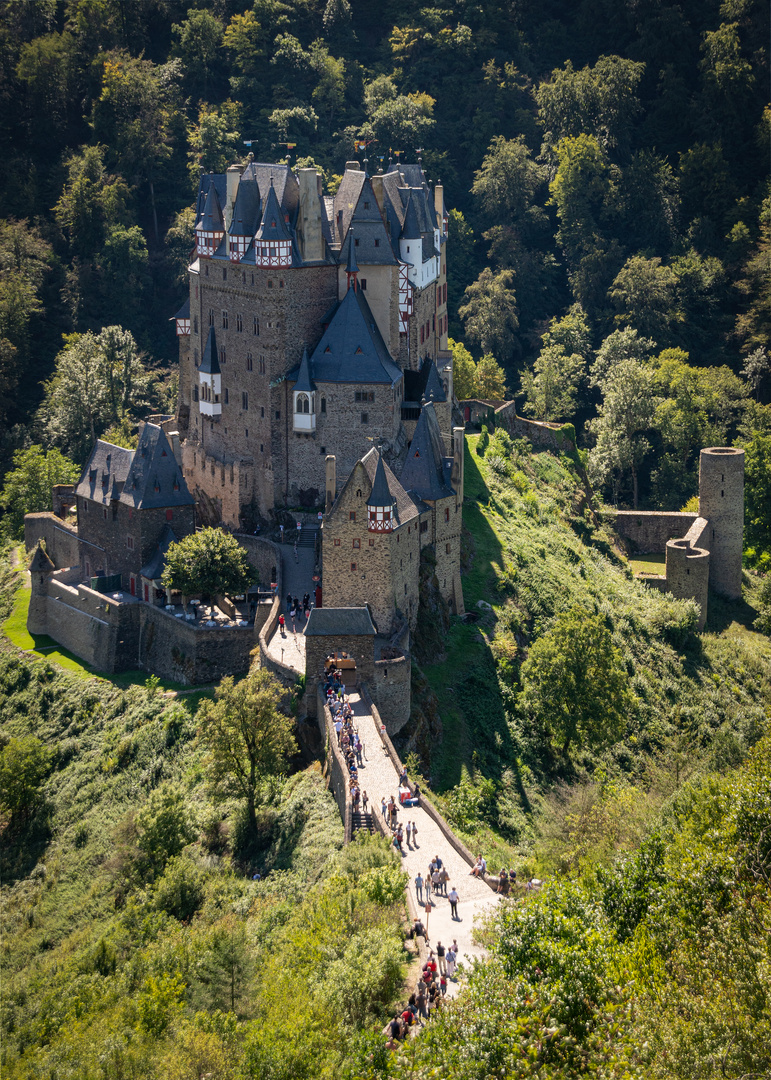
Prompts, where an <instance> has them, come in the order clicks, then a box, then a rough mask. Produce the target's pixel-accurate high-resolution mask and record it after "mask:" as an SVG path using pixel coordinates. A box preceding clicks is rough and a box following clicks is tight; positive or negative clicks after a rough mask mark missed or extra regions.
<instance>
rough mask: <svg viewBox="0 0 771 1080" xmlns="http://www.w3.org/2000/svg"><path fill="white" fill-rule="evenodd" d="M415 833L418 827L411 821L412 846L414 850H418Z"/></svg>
mask: <svg viewBox="0 0 771 1080" xmlns="http://www.w3.org/2000/svg"><path fill="white" fill-rule="evenodd" d="M417 835H418V827H417V825H416V824H415V822H414V821H413V823H412V846H413V847H414V848H415V850H416V851H417V850H418V841H417V839H416V837H417Z"/></svg>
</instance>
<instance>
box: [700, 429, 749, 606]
mask: <svg viewBox="0 0 771 1080" xmlns="http://www.w3.org/2000/svg"><path fill="white" fill-rule="evenodd" d="M699 516H700V517H703V518H706V519H707V521H708V522H709V526H708V528H707V530H706V534H705V536H704V538H703V540H702V542H703V543H704V542H706V543H705V546H706V547H707V548H708V549H709V552H710V560H709V585H710V588H711V589H714V591H715V592H716V593H719V594H720V595H721V596H725V597H727V598H728V599H729V600H738V599H739V598H740V597H741V594H742V541H743V537H744V451H743V450H740V449H738V448H736V447H730V446H711V447H709V448H707V449H705V450H702V452H701V456H700V458H699Z"/></svg>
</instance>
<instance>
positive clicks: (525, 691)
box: [522, 607, 635, 755]
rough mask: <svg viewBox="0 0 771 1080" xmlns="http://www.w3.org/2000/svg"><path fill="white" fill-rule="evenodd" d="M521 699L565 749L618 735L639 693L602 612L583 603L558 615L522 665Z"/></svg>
mask: <svg viewBox="0 0 771 1080" xmlns="http://www.w3.org/2000/svg"><path fill="white" fill-rule="evenodd" d="M522 704H523V707H524V708H525V709H526V710H528V711H531V712H532V713H533V714H534V715H536V716H537V717H538V719H539V720H540V722H541V723H542V724H543V726H544V729H545V730H546V731H547V732H548V733H549V734H550V736H551V738H552V740H553V741H554V743H555V745H556V746H557V747H558V748H559V749H560V750H561V751H562V753H563V754H564V755H567V753H568V750H569V749H570V747H571V746H572V745H576V746H578V747H580V746H583V745H584V744H586V745H589V746H593V747H598V746H603V745H607V744H609V743H612V742H614V741H615V740H616V739H617V738H618V737H619V736H620V734H621V732H622V731H623V730H624V726H625V723H626V720H627V718H628V715H629V712H630V711H631V710H632V709H633V708H634V705H635V697H634V694H633V693H632V691H631V689H630V687H629V680H628V678H627V674H626V671H625V670H624V666H623V663H622V660H621V655H620V653H619V652H618V650H617V649H616V648H615V646H614V645H613V639H612V637H611V634H610V631H609V630H608V629H607V627H606V626H605V624H604V622H603V619H602V616H600V615H596V614H594V613H592V612H589V611H586V610H585V609H583V608H580V607H574V608H571V609H570V611H566V612H563V613H562V614H561V615H558V616H557V619H556V621H555V623H554V626H553V627H552V628H551V629H550V630H548V631H547V632H546V633H545V634H544V635H543V636H542V637H540V638H538V639H537V640H536V641H535V642H534V643H533V645H532V646H531V648H530V653H529V655H528V658H527V660H526V661H525V663H524V664H523V665H522Z"/></svg>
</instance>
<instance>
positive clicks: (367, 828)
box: [351, 810, 375, 839]
mask: <svg viewBox="0 0 771 1080" xmlns="http://www.w3.org/2000/svg"><path fill="white" fill-rule="evenodd" d="M374 831H375V825H374V822H373V821H372V814H370V813H366V814H364V813H362V811H361V810H356V811H354V813H353V814H352V816H351V839H353V838H354V836H355V835H356V833H357V832H368V833H374Z"/></svg>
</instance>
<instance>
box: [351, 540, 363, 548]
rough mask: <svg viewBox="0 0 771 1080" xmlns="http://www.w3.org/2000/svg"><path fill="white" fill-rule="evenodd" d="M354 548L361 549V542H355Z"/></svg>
mask: <svg viewBox="0 0 771 1080" xmlns="http://www.w3.org/2000/svg"><path fill="white" fill-rule="evenodd" d="M353 546H354V548H360V547H361V540H354V542H353Z"/></svg>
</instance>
